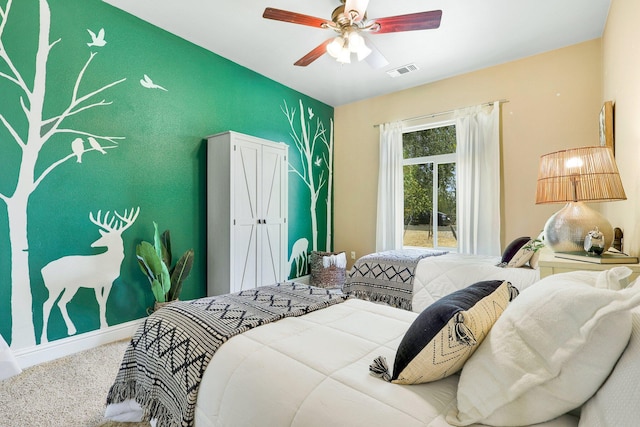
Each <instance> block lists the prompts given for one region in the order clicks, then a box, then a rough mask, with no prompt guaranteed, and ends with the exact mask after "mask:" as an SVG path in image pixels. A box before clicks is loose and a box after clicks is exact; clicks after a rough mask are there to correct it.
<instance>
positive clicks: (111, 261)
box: [40, 207, 140, 343]
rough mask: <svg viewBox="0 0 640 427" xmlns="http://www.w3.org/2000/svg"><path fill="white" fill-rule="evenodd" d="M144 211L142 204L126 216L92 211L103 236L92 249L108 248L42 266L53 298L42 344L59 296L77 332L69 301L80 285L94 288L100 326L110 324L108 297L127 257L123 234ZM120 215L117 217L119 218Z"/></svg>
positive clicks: (46, 308)
mask: <svg viewBox="0 0 640 427" xmlns="http://www.w3.org/2000/svg"><path fill="white" fill-rule="evenodd" d="M138 213H140V207H138V208H137V209H131V211H128V210H125V211H124V215H120V214H119V213H118V212H114V213H113V215H114V216H112V217H111V218H110V217H109V212H107V213H105V215H104V217H102V212H101V211H98V214H97V215H96V218H94V217H93V213H91V212H89V220H90V221H91V222H92V223H94V224H96V225H97V226H98V227H100V229H99V230H98V231H99V232H100V238H99V239H98V240H96V241H95V242H93V243H92V244H91V247H92V248H101V247H106V248H107V250H106V251H105V252H103V253H100V254H96V255H71V256H65V257H62V258H59V259H56V260H54V261H51V262H50V263H49V264H47V265H45V266H44V267H43V268H42V279H43V280H44V285H45V286H46V287H47V290H48V291H49V298H48V299H47V300H46V301H45V302H44V304H43V306H42V309H43V313H42V319H43V324H42V338H41V340H40V342H41V343H44V342H47V323H48V321H49V315H50V314H51V308H52V307H53V304H54V303H55V302H56V300H57V299H58V298H60V300H59V301H58V307H59V308H60V312H61V313H62V318H63V319H64V322H65V324H66V325H67V332H68V334H69V335H74V334H75V333H76V327H75V325H74V324H73V322H72V321H71V319H70V318H69V313H68V312H67V304H68V303H69V301H71V299H72V298H73V296H74V295H75V294H76V292H78V289H80V288H89V289H93V290H94V291H95V293H96V300H97V301H98V306H99V307H100V328H106V327H107V326H108V324H107V298H109V292H111V286H112V285H113V282H114V280H116V279H117V278H118V277H119V276H120V265H121V264H122V261H123V260H124V244H123V242H122V233H123V232H124V231H125V230H126V229H127V228H129V227H131V225H132V224H133V223H134V221H135V220H136V218H137V217H138ZM116 217H117V218H116Z"/></svg>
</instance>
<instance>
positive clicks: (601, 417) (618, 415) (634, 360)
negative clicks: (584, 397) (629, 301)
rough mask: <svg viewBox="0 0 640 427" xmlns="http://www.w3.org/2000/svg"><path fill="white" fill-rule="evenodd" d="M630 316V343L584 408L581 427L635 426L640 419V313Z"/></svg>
mask: <svg viewBox="0 0 640 427" xmlns="http://www.w3.org/2000/svg"><path fill="white" fill-rule="evenodd" d="M631 314H632V319H633V328H632V331H631V339H630V340H629V344H628V345H627V348H626V349H625V350H624V353H622V356H620V360H618V363H617V364H616V367H615V368H614V369H613V372H612V373H611V375H610V376H609V378H608V379H607V381H606V382H605V383H604V384H603V385H602V387H600V389H599V390H598V392H597V393H596V395H595V396H593V397H592V398H591V399H589V401H588V402H587V403H586V404H585V405H584V406H583V407H582V413H581V414H580V427H611V426H633V425H637V424H638V420H640V405H638V402H640V387H638V384H640V364H639V363H638V355H639V354H640V310H638V309H635V310H633V311H632V313H631Z"/></svg>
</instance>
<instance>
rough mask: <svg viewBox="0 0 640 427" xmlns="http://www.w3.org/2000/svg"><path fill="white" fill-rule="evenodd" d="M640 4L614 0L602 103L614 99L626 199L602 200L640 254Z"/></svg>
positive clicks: (631, 248)
mask: <svg viewBox="0 0 640 427" xmlns="http://www.w3.org/2000/svg"><path fill="white" fill-rule="evenodd" d="M638 16H640V2H638V0H613V1H612V4H611V8H610V10H609V17H608V19H607V25H606V27H605V31H604V34H603V37H602V45H603V49H602V51H603V70H604V71H603V82H604V84H603V101H605V100H612V101H614V102H615V123H614V128H615V147H616V161H617V163H618V168H619V169H620V176H621V178H622V183H623V185H624V187H625V191H626V193H627V198H628V199H627V200H626V201H623V202H614V203H606V204H603V205H604V208H603V212H604V213H605V214H606V216H607V218H609V221H611V223H612V224H614V225H615V226H620V227H621V228H622V229H623V230H624V249H625V250H626V251H627V252H629V253H631V254H633V255H636V256H637V255H640V216H639V215H638V214H639V213H640V210H639V208H640V200H639V198H638V194H639V192H640V167H639V166H640V27H639V26H638V22H637V21H638Z"/></svg>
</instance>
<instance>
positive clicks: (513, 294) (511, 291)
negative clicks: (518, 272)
mask: <svg viewBox="0 0 640 427" xmlns="http://www.w3.org/2000/svg"><path fill="white" fill-rule="evenodd" d="M507 286H508V287H509V301H513V300H514V299H516V297H517V296H518V295H520V291H519V290H518V288H516V287H515V286H513V285H512V284H511V283H510V282H507Z"/></svg>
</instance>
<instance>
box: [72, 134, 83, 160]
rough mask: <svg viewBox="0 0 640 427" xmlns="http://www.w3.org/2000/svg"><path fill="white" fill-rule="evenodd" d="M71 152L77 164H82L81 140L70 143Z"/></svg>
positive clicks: (77, 139)
mask: <svg viewBox="0 0 640 427" xmlns="http://www.w3.org/2000/svg"><path fill="white" fill-rule="evenodd" d="M71 151H73V154H75V156H76V157H77V158H78V159H77V160H76V162H77V163H82V154H84V142H83V141H82V138H76V139H74V140H73V141H71Z"/></svg>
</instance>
